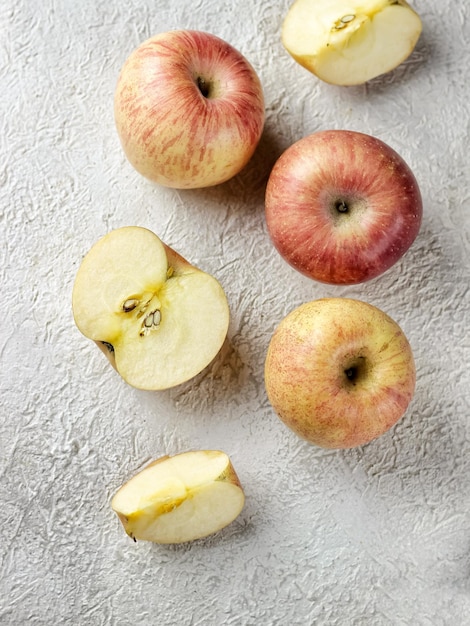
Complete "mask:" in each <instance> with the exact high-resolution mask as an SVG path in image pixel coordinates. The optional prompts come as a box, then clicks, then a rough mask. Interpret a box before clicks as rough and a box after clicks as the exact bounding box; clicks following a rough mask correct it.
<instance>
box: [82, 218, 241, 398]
mask: <svg viewBox="0 0 470 626" xmlns="http://www.w3.org/2000/svg"><path fill="white" fill-rule="evenodd" d="M72 307H73V314H74V318H75V322H76V324H77V326H78V328H79V330H80V331H81V332H82V333H83V334H84V335H85V336H86V337H88V338H89V339H92V340H93V341H95V342H96V343H97V344H98V346H99V347H100V348H101V349H102V350H103V352H104V353H105V354H106V355H107V356H108V358H109V360H110V362H111V364H112V365H113V366H114V367H115V369H116V370H117V371H118V373H119V374H120V375H121V376H122V378H123V379H124V380H125V381H127V382H128V383H129V384H130V385H132V386H134V387H137V388H139V389H147V390H158V389H167V388H169V387H173V386H175V385H178V384H180V383H182V382H184V381H186V380H189V379H190V378H193V377H194V376H195V375H196V374H198V373H199V372H201V371H202V370H203V369H204V368H205V367H206V366H207V365H208V364H209V363H210V362H211V361H212V360H213V359H214V357H215V356H216V355H217V353H218V352H219V350H220V348H221V347H222V345H223V343H224V341H225V337H226V334H227V330H228V324H229V309H228V303H227V298H226V296H225V293H224V291H223V289H222V287H221V285H220V283H219V282H218V281H217V280H216V279H215V278H214V277H213V276H211V275H210V274H207V273H206V272H203V271H202V270H200V269H198V268H196V267H194V266H192V265H191V264H190V263H189V262H188V261H186V260H185V259H184V258H183V257H182V256H180V255H179V254H178V253H177V252H175V251H174V250H172V249H171V248H170V247H169V246H167V245H165V244H164V243H163V242H162V241H161V240H160V239H159V238H158V237H157V235H155V234H154V233H152V232H151V231H150V230H148V229H146V228H141V227H138V226H127V227H123V228H118V229H116V230H113V231H111V232H110V233H108V234H107V235H105V236H104V237H103V238H101V239H100V240H99V241H98V242H97V243H95V245H94V246H93V247H92V248H91V250H90V251H89V252H88V253H87V255H86V256H85V258H84V259H83V261H82V263H81V265H80V268H79V270H78V272H77V276H76V279H75V283H74V287H73V294H72Z"/></svg>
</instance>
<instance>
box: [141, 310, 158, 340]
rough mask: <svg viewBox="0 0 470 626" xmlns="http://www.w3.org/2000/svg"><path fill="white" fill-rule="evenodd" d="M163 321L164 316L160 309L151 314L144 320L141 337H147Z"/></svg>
mask: <svg viewBox="0 0 470 626" xmlns="http://www.w3.org/2000/svg"><path fill="white" fill-rule="evenodd" d="M161 320H162V314H161V311H160V310H159V309H156V310H155V311H152V312H151V313H149V314H148V315H147V316H146V318H145V319H144V323H143V325H142V330H141V331H140V335H141V337H143V336H144V335H145V333H146V332H149V331H150V330H152V329H155V328H157V327H158V326H159V325H160V322H161Z"/></svg>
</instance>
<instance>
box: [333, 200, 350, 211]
mask: <svg viewBox="0 0 470 626" xmlns="http://www.w3.org/2000/svg"><path fill="white" fill-rule="evenodd" d="M335 209H336V210H337V211H339V213H347V212H348V210H349V207H348V205H347V204H346V202H344V200H338V202H337V203H336V204H335Z"/></svg>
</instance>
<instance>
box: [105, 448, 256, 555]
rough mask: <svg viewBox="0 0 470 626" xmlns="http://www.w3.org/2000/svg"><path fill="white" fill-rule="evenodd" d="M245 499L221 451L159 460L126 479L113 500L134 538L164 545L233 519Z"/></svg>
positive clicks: (200, 535)
mask: <svg viewBox="0 0 470 626" xmlns="http://www.w3.org/2000/svg"><path fill="white" fill-rule="evenodd" d="M244 504H245V495H244V492H243V489H242V487H241V485H240V481H239V479H238V477H237V474H236V472H235V470H234V468H233V465H232V463H231V461H230V458H229V457H228V455H227V454H225V453H224V452H221V451H220V450H196V451H190V452H184V453H181V454H177V455H175V456H166V457H163V458H161V459H158V460H157V461H154V462H153V463H151V464H150V465H148V466H147V467H146V468H144V469H143V470H142V471H140V472H139V473H138V474H136V475H135V476H134V477H133V478H131V479H130V480H129V481H128V482H127V483H125V484H124V485H123V486H122V487H121V488H120V489H119V490H118V491H117V493H116V494H115V496H114V497H113V499H112V501H111V507H112V509H113V510H114V511H115V513H116V514H117V515H118V517H119V519H120V520H121V523H122V525H123V526H124V529H125V531H126V533H127V534H128V535H129V536H130V537H131V538H132V539H134V540H136V541H137V540H143V541H152V542H154V543H161V544H170V543H184V542H187V541H194V540H195V539H201V538H203V537H207V536H208V535H211V534H213V533H215V532H217V531H219V530H221V529H222V528H225V527H226V526H228V525H229V524H230V523H231V522H233V521H234V520H235V519H236V518H237V517H238V515H239V514H240V513H241V511H242V509H243V507H244Z"/></svg>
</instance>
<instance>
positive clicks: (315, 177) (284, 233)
mask: <svg viewBox="0 0 470 626" xmlns="http://www.w3.org/2000/svg"><path fill="white" fill-rule="evenodd" d="M422 212H423V209H422V200H421V194H420V190H419V187H418V183H417V182H416V179H415V177H414V175H413V173H412V171H411V170H410V168H409V167H408V165H407V164H406V163H405V161H404V160H403V159H402V158H401V157H400V156H399V155H398V154H397V153H396V152H395V151H394V150H393V149H392V148H391V147H390V146H388V145H387V144H385V143H384V142H382V141H381V140H380V139H377V138H375V137H371V136H370V135H366V134H364V133H358V132H354V131H349V130H325V131H319V132H317V133H313V134H312V135H309V136H307V137H304V138H302V139H300V140H299V141H297V142H296V143H294V144H293V145H291V146H290V147H289V148H288V149H287V150H286V151H285V152H284V153H283V154H281V156H280V157H279V159H278V160H277V161H276V163H275V165H274V167H273V169H272V170H271V174H270V176H269V180H268V184H267V188H266V198H265V215H266V223H267V228H268V232H269V235H270V237H271V239H272V242H273V244H274V246H275V248H276V249H277V250H278V252H279V253H280V254H281V256H282V257H283V258H284V259H285V260H286V261H287V262H288V263H290V264H291V265H292V266H293V267H294V268H295V269H297V270H298V271H299V272H301V273H302V274H305V275H306V276H309V277H310V278H313V279H315V280H317V281H320V282H323V283H330V284H336V285H350V284H355V283H361V282H364V281H367V280H370V279H372V278H375V277H376V276H379V275H380V274H382V273H383V272H385V271H386V270H387V269H389V268H390V267H391V266H392V265H393V264H394V263H396V262H397V261H398V260H399V259H400V258H401V257H402V256H403V255H404V253H405V252H406V251H407V250H408V248H409V247H410V246H411V244H412V243H413V241H414V240H415V238H416V236H417V234H418V232H419V229H420V226H421V219H422Z"/></svg>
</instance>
